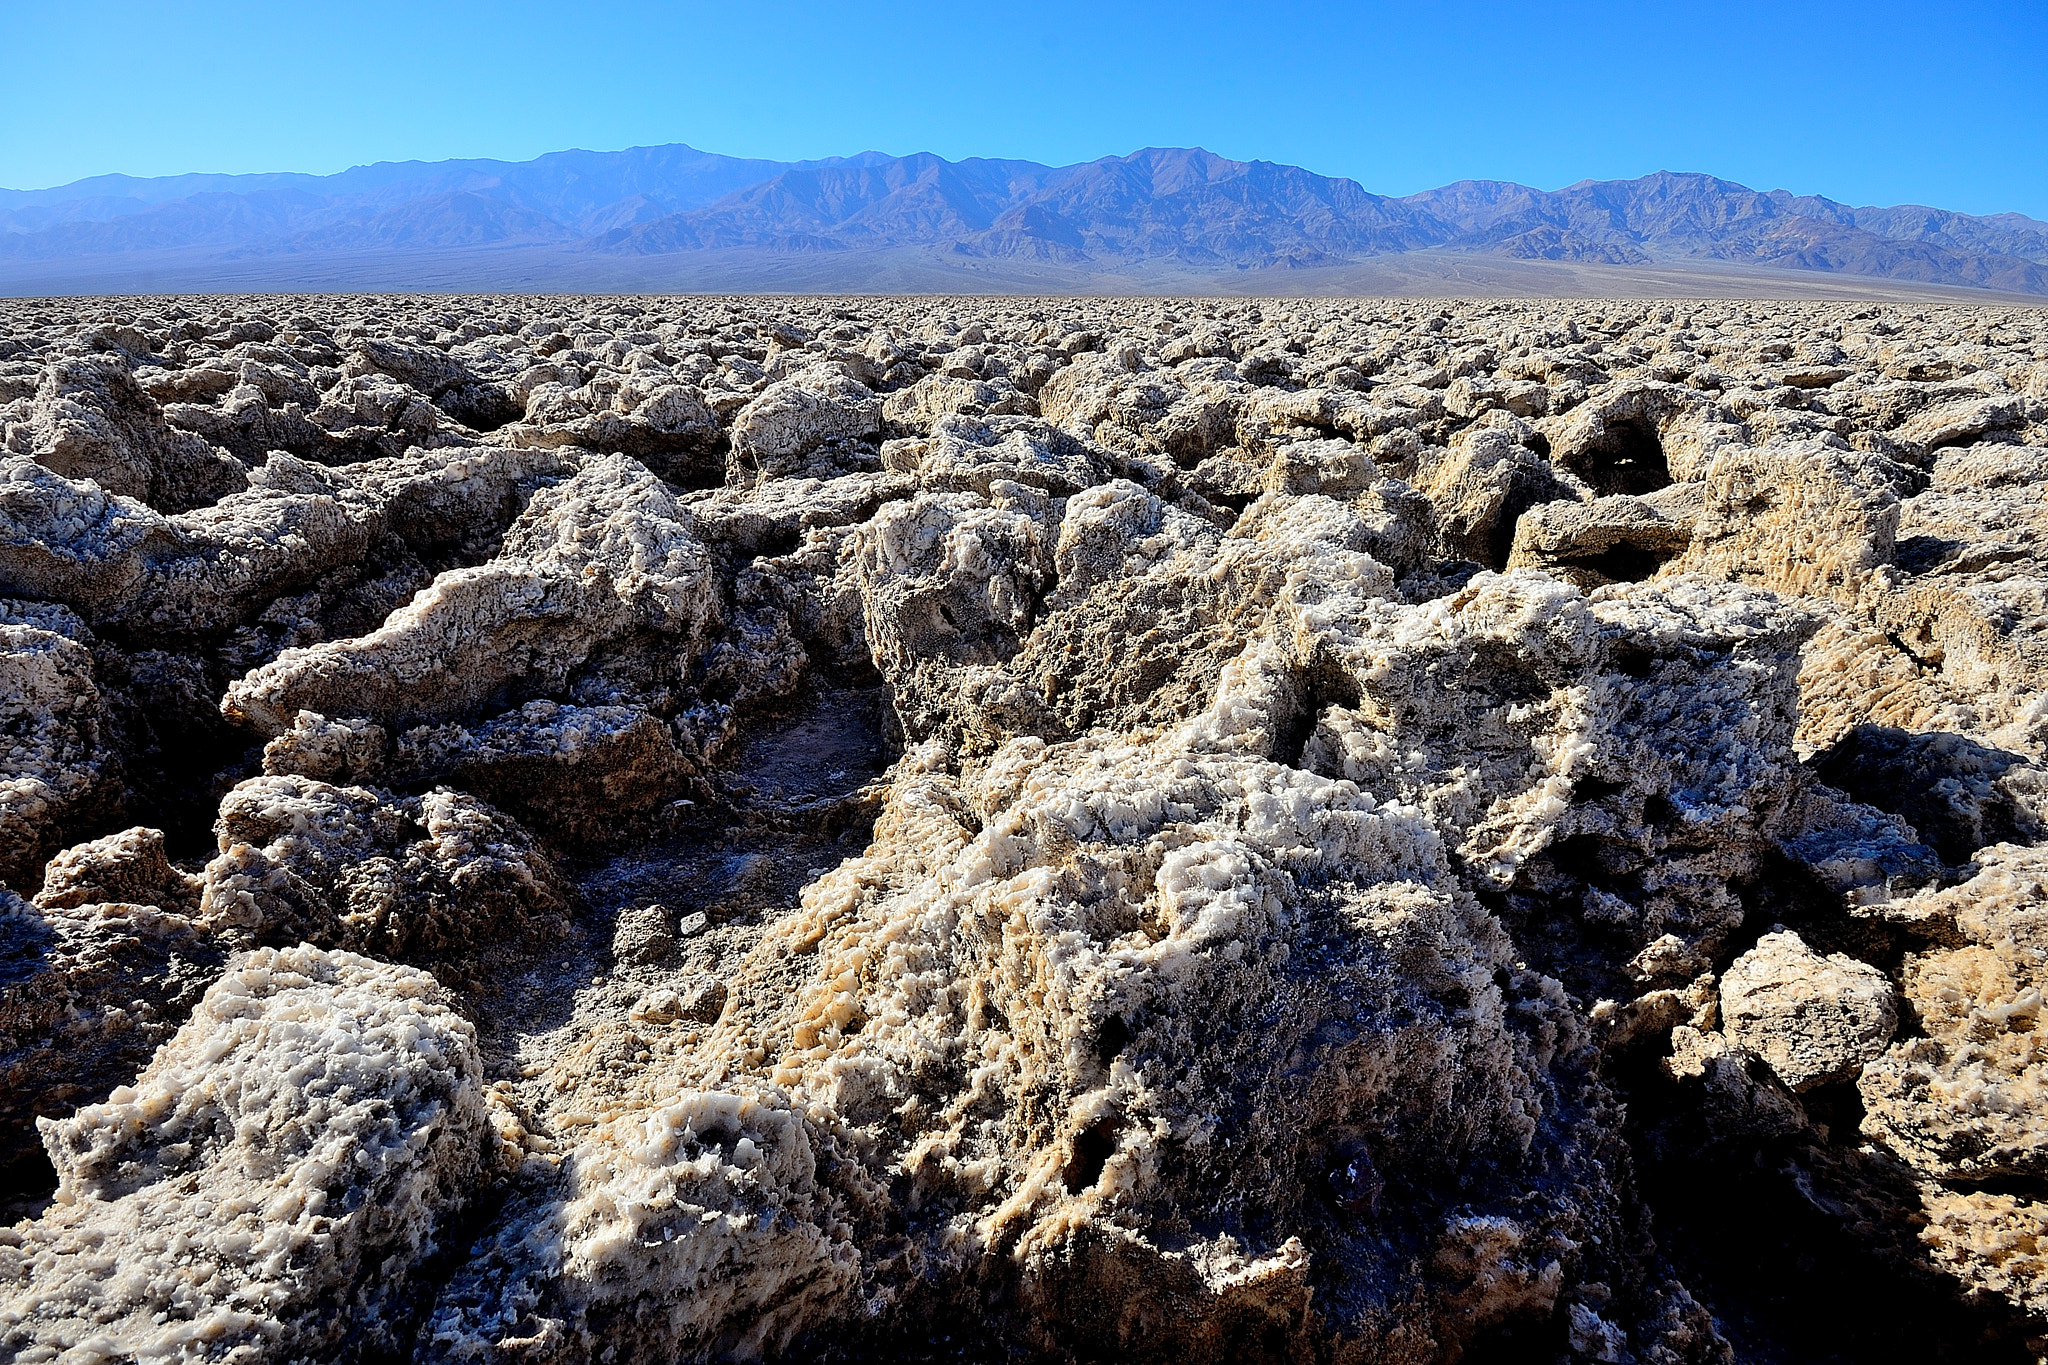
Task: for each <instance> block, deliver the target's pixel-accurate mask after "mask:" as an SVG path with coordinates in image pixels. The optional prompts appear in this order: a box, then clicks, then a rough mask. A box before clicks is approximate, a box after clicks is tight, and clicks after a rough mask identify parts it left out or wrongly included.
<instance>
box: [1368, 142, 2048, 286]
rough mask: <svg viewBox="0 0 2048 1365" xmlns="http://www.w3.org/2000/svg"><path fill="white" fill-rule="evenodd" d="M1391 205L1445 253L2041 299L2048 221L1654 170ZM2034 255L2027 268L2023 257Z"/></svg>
mask: <svg viewBox="0 0 2048 1365" xmlns="http://www.w3.org/2000/svg"><path fill="white" fill-rule="evenodd" d="M1401 203H1403V204H1405V205H1409V206H1411V207H1413V208H1416V209H1418V210H1422V211H1425V212H1428V213H1431V214H1434V215H1435V216H1437V217H1438V218H1440V219H1442V220H1443V221H1444V222H1446V223H1448V224H1450V225H1451V226H1452V227H1453V229H1454V230H1455V235H1454V236H1453V237H1451V238H1450V239H1449V243H1448V244H1449V245H1451V246H1452V247H1454V248H1460V249H1465V250H1484V251H1491V252H1495V253H1497V254H1501V255H1509V256H1535V257H1542V258H1546V259H1551V260H1575V261H1602V262H1627V261H1650V260H1663V261H1670V260H1680V259H1684V258H1687V257H1703V258H1707V259H1711V260H1722V261H1731V262H1740V263H1743V264H1750V265H1764V266H1781V267H1787V268H1794V269H1802V270H1825V271H1835V272H1841V273H1845V274H1855V275H1876V276H1882V277H1885V278H1891V279H1905V280H1924V281H1928V282H1931V283H1943V284H1962V285H1969V286H1974V287H1979V288H1990V289H2005V290H2013V291H2018V292H2025V293H2041V292H2048V270H2044V269H2043V267H2042V261H2048V224H2042V223H2036V222H2034V221H2033V220H2032V219H2029V218H2024V217H2022V216H2020V215H2019V214H2004V215H2000V218H1999V219H1998V220H1997V221H1993V220H1989V219H1973V218H1969V217H1967V216H1965V215H1962V214H1952V213H1942V212H1939V211H1936V210H1926V209H1914V208H1896V209H1854V208H1850V207H1848V206H1847V205H1843V204H1837V203H1835V202H1834V201H1832V200H1829V199H1823V198H1820V197H1818V196H1805V197H1799V196H1794V195H1790V194H1786V193H1785V192H1783V191H1774V192H1772V193H1769V194H1764V193H1759V192H1758V191H1755V190H1752V189H1750V188H1748V187H1747V186H1745V185H1738V184H1735V183H1734V182H1733V181H1728V180H1721V179H1718V178H1716V177H1714V176H1709V175H1690V174H1675V173H1672V172H1659V173H1657V174H1655V175H1646V176H1643V177H1641V178H1640V179H1636V180H1600V181H1593V180H1587V181H1580V182H1579V183H1578V184H1576V185H1569V186H1566V187H1565V188H1564V189H1562V190H1556V191H1552V192H1545V191H1541V190H1531V189H1528V188H1527V187H1525V186H1521V185H1513V184H1502V183H1500V182H1493V181H1462V182H1460V183H1458V184H1456V185H1447V186H1445V187H1443V188H1442V189H1438V190H1430V191H1426V192H1425V193H1422V194H1416V195H1410V196H1408V197H1407V198H1405V199H1403V200H1402V201H1401ZM2030 250H2031V251H2033V252H2036V253H2044V254H2042V255H2041V256H2040V259H2039V260H2037V259H2035V258H2034V257H2032V256H2029V255H2027V254H2025V253H2026V252H2028V251H2030Z"/></svg>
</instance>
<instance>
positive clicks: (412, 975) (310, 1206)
mask: <svg viewBox="0 0 2048 1365" xmlns="http://www.w3.org/2000/svg"><path fill="white" fill-rule="evenodd" d="M490 1131H491V1129H490V1124H489V1121H488V1119H487V1117H486V1115H485V1110H484V1100H483V1090H482V1084H481V1075H480V1072H479V1068H478V1064H477V1053H476V1044H475V1038H474V1030H473V1029H472V1028H471V1027H470V1025H469V1024H468V1023H467V1022H465V1021H464V1020H463V1019H461V1018H460V1017H459V1016H457V1015H456V1014H455V1013H454V1012H453V1011H452V1010H450V1009H449V1008H448V1006H447V1005H446V1004H445V1003H444V1002H443V1000H442V992H441V990H440V988H439V987H437V986H436V985H435V984H434V980H433V978H432V977H430V976H428V975H427V974H426V973H425V972H420V971H415V970H413V969H410V968H406V967H394V966H387V965H384V964H381V963H377V962H372V961H370V960H368V959H366V958H361V957H356V956H354V955H352V954H349V953H332V954H330V953H326V952H322V951H321V950H319V949H317V948H312V947H300V948H293V949H286V950H281V951H279V950H267V949H266V950H263V951H259V952H256V953H253V954H250V955H248V956H246V957H243V958H240V959H237V960H236V961H235V962H234V963H233V964H232V965H231V966H230V968H229V969H228V971H227V972H226V973H225V974H224V975H223V976H222V977H221V979H220V980H219V981H218V982H216V983H215V984H214V986H213V988H212V989H211V990H209V991H208V992H207V994H206V998H205V999H204V1000H203V1001H201V1002H200V1005H199V1008H198V1009H196V1010H195V1011H194V1012H193V1016H192V1019H191V1020H190V1021H189V1022H188V1023H187V1024H186V1025H185V1027H184V1028H183V1029H181V1030H180V1031H179V1033H178V1036H177V1037H176V1038H174V1039H173V1040H171V1042H169V1043H168V1044H166V1045H165V1046H164V1048H163V1049H162V1050H161V1051H160V1052H159V1053H158V1054H157V1056H156V1058H155V1060H153V1061H152V1062H151V1063H150V1064H149V1066H148V1067H146V1068H145V1069H144V1070H143V1072H142V1074H141V1075H140V1076H138V1077H137V1078H136V1080H135V1084H134V1085H133V1086H132V1087H127V1086H124V1087H123V1088H121V1089H120V1090H117V1091H115V1092H114V1094H113V1095H112V1096H111V1097H110V1098H109V1099H108V1100H107V1101H106V1102H105V1103H102V1104H94V1105H88V1106H86V1107H85V1108H83V1109H81V1110H79V1111H78V1113H76V1114H75V1115H73V1116H71V1117H69V1118H66V1119H63V1120H60V1121H54V1122H52V1121H47V1120H46V1121H45V1124H44V1129H43V1132H44V1142H45V1144H46V1145H47V1147H48V1148H49V1152H50V1159H51V1161H52V1163H53V1164H54V1165H55V1166H56V1168H57V1193H56V1200H55V1202H54V1203H53V1204H52V1205H51V1208H50V1210H49V1211H48V1212H47V1213H45V1214H44V1215H43V1216H42V1217H41V1218H40V1219H38V1220H37V1221H35V1222H34V1223H31V1224H25V1225H21V1226H18V1227H17V1228H15V1229H13V1230H10V1231H6V1232H0V1343H4V1345H5V1346H6V1348H7V1349H8V1351H9V1353H10V1354H12V1355H14V1356H15V1357H16V1358H17V1359H36V1358H44V1359H57V1358H70V1359H82V1358H88V1357H90V1356H94V1355H97V1356H100V1357H102V1358H105V1357H107V1356H110V1355H111V1356H129V1357H139V1358H143V1359H152V1358H160V1359H180V1358H182V1359H193V1360H268V1359H331V1358H333V1357H334V1356H335V1355H336V1354H360V1353H362V1352H363V1351H364V1350H365V1349H366V1348H371V1349H373V1348H375V1347H378V1346H383V1347H385V1348H386V1349H389V1346H390V1345H391V1344H393V1343H392V1338H393V1337H394V1336H395V1335H396V1333H397V1330H398V1329H400V1328H402V1327H403V1325H404V1319H403V1316H402V1315H401V1313H400V1312H398V1311H394V1310H397V1309H400V1308H402V1306H403V1304H404V1291H405V1289H406V1287H407V1285H406V1282H407V1278H408V1272H409V1270H410V1268H411V1267H412V1266H413V1265H414V1264H416V1263H417V1262H419V1261H420V1260H421V1259H422V1258H423V1257H425V1256H428V1255H430V1254H431V1253H432V1252H433V1251H434V1250H435V1248H436V1243H435V1235H436V1232H437V1230H438V1229H439V1228H440V1227H441V1226H442V1224H443V1222H444V1220H445V1219H446V1218H447V1217H448V1216H449V1215H450V1214H451V1213H453V1212H454V1211H456V1210H457V1209H459V1208H460V1207H461V1206H462V1204H463V1203H464V1202H465V1201H466V1200H467V1199H469V1198H470V1197H471V1196H472V1194H473V1192H474V1189H475V1185H476V1181H477V1177H478V1176H479V1175H480V1174H481V1172H482V1169H483V1164H484V1158H485V1156H486V1155H487V1153H488V1151H489V1146H488V1139H489V1134H490Z"/></svg>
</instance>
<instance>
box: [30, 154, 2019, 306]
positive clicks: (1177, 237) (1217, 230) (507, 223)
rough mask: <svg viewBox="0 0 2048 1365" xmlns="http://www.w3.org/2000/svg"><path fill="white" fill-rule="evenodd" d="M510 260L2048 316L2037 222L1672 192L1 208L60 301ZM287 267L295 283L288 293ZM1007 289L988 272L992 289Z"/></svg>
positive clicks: (402, 176)
mask: <svg viewBox="0 0 2048 1365" xmlns="http://www.w3.org/2000/svg"><path fill="white" fill-rule="evenodd" d="M511 249H516V250H519V251H522V252H525V253H527V255H526V256H523V257H522V258H521V259H522V261H529V258H530V261H529V264H523V265H522V266H521V267H520V268H521V269H522V270H525V269H528V268H532V269H537V270H543V271H544V272H545V273H546V274H547V275H548V276H549V277H550V278H556V279H560V280H562V281H563V282H564V284H565V286H567V287H586V286H587V287H593V288H594V287H599V283H598V282H599V281H601V280H604V279H610V278H614V277H615V276H618V275H619V273H620V270H619V268H618V267H615V266H611V265H606V264H604V262H606V261H607V260H622V259H630V258H644V259H648V260H651V261H662V260H667V259H669V258H675V260H676V261H677V265H676V267H675V269H674V270H673V272H669V273H673V274H674V276H675V277H677V278H688V277H690V276H691V275H692V274H693V273H701V272H695V271H694V268H693V267H690V266H688V265H687V264H686V263H685V262H686V261H687V260H688V259H689V258H692V257H695V256H699V255H702V254H704V253H734V252H738V253H741V254H742V255H744V256H746V257H747V258H748V259H750V260H752V259H758V260H760V261H762V262H764V263H765V262H768V261H770V260H772V259H774V258H777V257H789V258H792V259H795V258H799V257H806V256H818V255H843V256H847V257H849V261H851V260H852V259H853V258H859V259H861V260H869V259H879V256H878V255H877V253H889V252H900V251H904V250H912V251H923V252H930V253H938V254H939V255H942V256H945V257H948V258H951V259H955V260H979V261H984V262H988V263H989V264H990V266H991V267H992V268H993V267H995V266H996V264H997V263H1000V262H1014V263H1019V264H1020V265H1026V266H1031V267H1032V268H1036V266H1038V265H1043V266H1048V267H1051V266H1057V267H1058V268H1059V270H1060V271H1061V272H1065V273H1064V274H1063V275H1062V278H1065V277H1066V275H1076V276H1077V277H1079V276H1090V275H1100V276H1103V277H1104V278H1105V279H1107V278H1109V277H1112V276H1117V275H1121V274H1127V273H1129V272H1130V271H1131V270H1133V269H1141V268H1142V269H1154V268H1161V269H1171V270H1174V271H1179V272H1190V273H1191V276H1192V277H1194V278H1198V279H1199V278H1210V279H1213V280H1214V281H1217V282H1219V283H1221V282H1225V281H1235V280H1239V279H1241V278H1242V276H1243V275H1244V274H1245V273H1246V272H1251V271H1259V270H1267V269H1274V268H1281V269H1296V270H1309V269H1314V270H1323V269H1329V268H1335V267H1341V266H1346V265H1355V264H1357V263H1359V262H1362V261H1366V260H1370V259H1374V258H1378V257H1383V256H1387V255H1390V254H1399V253H1409V252H1416V251H1427V252H1433V253H1449V254H1450V255H1452V256H1459V255H1464V256H1471V257H1492V258H1495V259H1503V258H1505V259H1514V260H1523V261H1530V262H1553V263H1558V264H1570V265H1583V266H1598V267H1614V268H1664V267H1680V268H1698V267H1703V266H1705V265H1706V264H1708V263H1718V264H1719V265H1721V266H1727V267H1734V268H1739V269H1743V270H1752V269H1757V270H1764V271H1770V270H1797V271H1803V272H1812V273H1816V274H1831V275H1844V276H1858V277H1864V278H1870V279H1882V280H1893V281H1900V282H1918V283H1923V284H1929V285H1936V286H1941V287H1958V286H1960V287H1966V288H1977V289H1992V290H2000V291H2005V292H2013V293H2032V294H2048V223H2041V222H2037V221H2035V220H2034V219H2031V218H2027V217H2024V216H2022V215H2020V214H2012V213H2007V214H1997V215H1993V216H1989V217H1972V216H1970V215H1967V214H1959V213H1951V212H1948V211H1946V210H1941V209H1934V208H1927V207H1923V206H1917V205H1901V206H1895V207H1890V208H1879V207H1855V206H1851V205H1846V204H1841V203H1838V202H1836V201H1834V200H1831V199H1827V198H1824V197H1821V196H1817V195H1794V194H1791V193H1789V192H1787V191H1784V190H1771V191H1768V192H1765V191H1758V190H1753V189H1750V188H1749V187H1747V186H1745V185H1739V184H1736V183H1734V182H1733V181H1728V180H1722V179H1718V178H1716V177H1714V176H1709V175H1700V174H1689V173H1674V172H1658V173H1657V174H1654V175H1647V176H1643V177H1640V178H1639V179H1635V180H1606V181H1581V182H1579V183H1578V184H1575V185H1568V186H1566V187H1565V188H1563V189H1560V190H1538V189H1532V188H1530V187H1528V186H1525V185H1517V184H1513V183H1509V182H1504V181H1486V180H1466V181H1459V182H1457V183H1455V184H1451V185H1445V186H1443V187H1441V188H1439V189H1434V190H1429V191H1425V192H1424V193H1421V194H1414V195H1408V196H1406V197H1404V198H1388V197H1385V196H1382V195H1377V194H1373V193H1371V192H1370V191H1368V190H1366V189H1365V188H1364V187H1363V186H1361V185H1359V184H1358V183H1357V182H1355V181H1352V180H1347V179H1342V178H1335V177H1329V176H1321V175H1317V174H1314V173H1313V172H1311V171H1307V170H1304V169H1302V168H1301V167H1298V166H1286V165H1279V164H1276V163H1273V162H1269V161H1232V160H1229V159H1227V158H1224V157H1220V156H1216V155H1214V154H1213V153H1210V152H1207V151H1203V150H1201V149H1199V148H1173V147H1168V148H1147V149H1145V150H1143V151H1140V152H1137V153H1134V154H1132V155H1130V156H1122V157H1104V158H1102V159H1100V160H1097V161H1091V162H1085V163H1082V164H1079V165H1074V166H1065V167H1054V166H1045V165H1040V164H1038V163H1036V162H1030V161H1006V160H987V159H980V158H970V159H967V160H964V161H947V160H945V159H944V158H941V157H938V156H934V155H931V154H930V153H919V154H917V155H914V156H904V157H897V156H889V155H886V154H884V153H880V152H864V153H862V154H860V155H858V156H854V157H834V158H828V159H825V160H820V161H806V162H779V161H764V160H754V159H746V158H739V157H727V156H720V155H718V154H716V153H712V152H704V151H700V150H698V149H696V148H694V147H689V146H685V145H683V144H680V143H676V144H670V145H667V146H661V147H635V148H629V149H627V150H625V151H621V152H588V151H566V152H554V153H550V154H548V155H546V156H542V157H537V158H535V159H534V160H532V161H524V162H506V161H492V160H453V161H438V162H380V163H378V164H376V165H370V166H358V167H354V168H352V169H350V170H347V171H343V172H341V173H339V174H336V175H329V176H313V175H299V174H264V175H181V176H168V177H162V178H157V179H138V178H135V177H130V176H120V175H108V176H96V177H93V178H91V179H89V180H81V181H78V182H76V183H75V184H72V185H66V186H60V187H57V188H54V189H45V190H33V191H19V190H5V191H0V288H4V289H11V290H16V291H19V290H23V289H30V288H35V287H40V286H39V285H37V284H36V283H35V282H37V281H48V280H52V279H59V278H61V279H65V280H84V281H88V282H90V281H96V280H105V281H112V280H114V279H122V280H128V279H134V278H137V277H138V276H139V275H147V274H148V273H150V271H151V270H154V269H155V268H156V267H157V266H158V265H165V264H169V265H172V266H174V269H175V274H176V277H177V278H178V279H180V280H181V281H188V280H193V279H197V280H198V281H200V282H202V284H203V283H204V282H206V281H208V280H209V279H212V278H213V277H212V276H209V275H208V273H207V272H208V270H209V269H210V268H212V267H216V266H217V267H218V268H219V272H218V282H220V283H221V284H222V285H223V286H225V282H226V281H227V280H228V279H229V278H236V279H244V278H247V273H246V272H245V271H244V270H242V269H241V268H240V267H239V266H237V267H235V268H233V269H230V268H229V267H230V263H232V262H247V261H250V260H259V259H260V260H264V261H268V262H271V263H272V264H270V265H267V266H265V267H264V269H263V271H262V272H260V273H261V274H262V277H263V278H266V279H275V280H278V281H279V282H280V286H279V287H296V285H297V283H298V282H299V281H300V280H311V279H314V278H323V279H327V278H335V277H336V276H337V273H338V274H340V275H344V276H353V275H355V274H360V273H362V272H363V271H368V272H369V273H370V274H372V275H375V276H377V277H379V278H391V279H403V278H408V277H409V275H408V270H409V267H407V266H406V265H405V264H404V263H405V262H406V261H408V260H416V261H424V258H425V256H427V255H431V256H432V257H433V265H432V267H431V270H430V271H428V273H429V274H431V276H432V277H433V278H434V279H436V280H440V279H444V278H447V277H448V272H449V271H450V270H451V269H452V270H454V272H455V275H456V277H457V278H458V279H459V277H460V275H461V264H460V263H461V261H462V260H463V259H464V258H463V257H462V254H461V253H464V252H472V253H483V252H502V251H505V250H511ZM536 252H538V253H540V254H539V255H534V254H533V253H536ZM380 257H388V258H389V260H388V262H387V263H385V264H382V265H380V264H378V261H379V258H380ZM935 259H936V258H935ZM292 263H298V264H299V265H301V266H303V269H302V270H300V271H299V273H298V275H296V276H295V275H294V274H293V269H294V266H293V264H292ZM423 268H424V267H423ZM474 268H475V271H476V272H477V278H479V279H480V278H482V277H483V275H484V274H491V275H493V276H494V277H495V275H496V274H498V273H501V272H502V269H503V266H502V263H500V264H498V265H494V266H488V267H487V265H486V262H485V259H484V257H483V256H481V255H478V256H476V257H475V258H474ZM723 268H724V267H720V269H721V270H722V269H723ZM749 268H750V269H751V268H752V267H749ZM764 268H766V267H765V266H764ZM851 268H852V266H851V264H849V266H848V269H851ZM661 269H663V270H665V269H666V268H661ZM920 269H922V267H920ZM628 273H632V272H631V271H629V272H628ZM768 273H769V274H770V275H775V276H779V274H780V273H781V272H778V271H776V270H773V269H769V271H768ZM798 273H799V274H803V273H805V272H798ZM1013 273H1014V272H1011V271H1008V270H1007V269H996V270H994V273H993V275H992V276H991V279H992V280H993V279H995V278H1003V279H1007V278H1010V276H1011V275H1012V274H1013ZM1027 273H1028V271H1027ZM411 274H412V275H419V274H420V271H418V270H413V271H411ZM827 274H830V275H832V276H833V277H834V278H840V276H841V275H843V274H844V272H837V273H835V272H831V271H828V272H827ZM423 278H424V276H423ZM848 279H849V283H848V285H847V287H852V288H865V287H869V282H867V281H865V280H864V279H859V278H852V277H848ZM579 281H581V283H578V282H579ZM1231 287H1235V286H1234V285H1233V286H1231Z"/></svg>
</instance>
